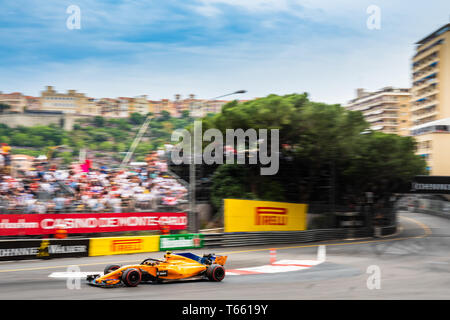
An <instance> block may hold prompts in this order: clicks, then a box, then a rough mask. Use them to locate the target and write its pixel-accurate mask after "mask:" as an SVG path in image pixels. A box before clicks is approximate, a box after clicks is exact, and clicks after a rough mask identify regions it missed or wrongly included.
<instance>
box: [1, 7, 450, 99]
mask: <svg viewBox="0 0 450 320" xmlns="http://www.w3.org/2000/svg"><path fill="white" fill-rule="evenodd" d="M71 6H76V8H79V13H80V14H79V22H80V24H79V27H80V28H69V27H68V22H69V26H73V25H74V22H76V20H73V19H72V18H73V14H74V12H73V11H68V8H70V7H71ZM374 6H375V8H377V10H378V11H377V12H378V13H379V14H378V15H377V16H376V17H375V16H374V11H372V10H371V9H370V8H373V7H374ZM374 17H375V18H379V19H378V20H373V19H374ZM373 21H376V22H377V23H378V26H379V28H369V27H368V22H369V25H370V23H371V22H373ZM448 22H450V1H448V0H439V1H438V0H428V1H423V0H410V1H399V0H379V1H375V0H368V1H366V0H353V1H350V0H340V1H339V0H147V1H144V0H122V1H119V0H109V1H106V0H105V1H97V0H70V1H65V0H47V1H42V0H41V1H37V0H36V1H32V0H30V1H21V0H15V1H5V0H1V1H0V91H3V92H15V91H19V92H23V93H24V94H26V95H33V96H39V95H40V92H41V91H42V90H44V89H45V86H47V85H52V86H54V87H55V89H56V90H57V91H61V92H65V91H67V90H69V89H75V90H77V91H79V92H83V93H85V94H86V95H88V96H89V97H94V98H102V97H111V98H113V97H119V96H126V97H134V96H138V95H143V94H145V95H147V96H148V98H149V99H154V100H158V99H173V97H174V95H175V94H181V95H182V97H187V96H188V95H189V94H191V93H192V94H195V95H196V96H197V97H199V98H202V99H210V98H213V97H216V96H220V95H223V94H227V93H230V92H234V91H236V90H247V93H246V94H244V95H239V96H235V98H239V99H253V98H256V97H264V96H267V95H269V94H280V95H283V94H290V93H303V92H307V93H308V94H309V95H310V98H311V99H312V100H314V101H321V102H326V103H340V104H345V103H347V102H348V101H349V100H350V99H353V98H354V97H355V91H356V88H366V89H367V90H369V91H374V90H378V89H380V88H382V87H386V86H394V87H410V86H411V59H412V56H413V54H414V48H415V42H417V41H418V40H420V39H422V38H424V37H425V36H427V35H428V34H430V33H432V32H433V31H435V30H436V29H438V28H439V27H441V26H443V25H445V24H447V23H448Z"/></svg>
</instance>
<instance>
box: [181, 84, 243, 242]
mask: <svg viewBox="0 0 450 320" xmlns="http://www.w3.org/2000/svg"><path fill="white" fill-rule="evenodd" d="M246 92H247V91H246V90H238V91H235V92H232V93H227V94H224V95H221V96H218V97H214V98H211V99H208V100H206V101H211V100H216V99H218V98H223V97H227V96H231V95H235V94H243V93H246ZM191 115H192V118H194V131H195V120H196V119H199V118H201V116H199V115H198V114H196V112H192V113H191ZM194 137H195V135H194ZM193 140H194V141H193ZM197 151H198V150H196V149H195V139H191V156H190V164H189V195H190V197H189V198H190V199H189V214H190V219H189V221H190V222H189V229H190V230H189V231H190V232H193V233H197V232H198V230H199V229H200V228H199V225H198V217H197V211H196V208H195V207H196V201H195V192H196V172H195V169H196V167H195V156H196V152H197Z"/></svg>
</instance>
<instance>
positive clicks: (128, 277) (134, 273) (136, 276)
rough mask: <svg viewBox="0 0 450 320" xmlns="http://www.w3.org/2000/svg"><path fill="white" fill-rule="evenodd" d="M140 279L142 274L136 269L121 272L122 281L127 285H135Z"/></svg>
mask: <svg viewBox="0 0 450 320" xmlns="http://www.w3.org/2000/svg"><path fill="white" fill-rule="evenodd" d="M141 280H142V274H141V271H140V270H138V269H127V270H125V271H124V272H123V273H122V282H123V283H124V284H125V285H126V286H127V287H136V286H137V285H138V284H139V283H140V282H141Z"/></svg>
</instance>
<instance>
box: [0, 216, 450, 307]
mask: <svg viewBox="0 0 450 320" xmlns="http://www.w3.org/2000/svg"><path fill="white" fill-rule="evenodd" d="M399 222H400V228H399V231H398V232H397V234H395V235H393V236H389V237H385V238H376V239H373V238H368V239H353V240H345V241H326V242H315V243H306V244H291V245H278V246H275V248H276V249H277V251H276V252H277V260H281V259H291V260H311V259H316V257H317V249H318V246H319V245H326V261H325V262H324V263H322V264H320V265H317V266H315V267H312V268H309V269H306V270H301V271H292V272H284V273H273V274H256V275H255V274H252V275H239V276H227V277H225V279H224V280H223V281H222V282H219V283H215V282H209V281H192V280H191V281H183V282H175V283H165V284H141V285H139V286H138V287H134V288H128V287H120V288H107V289H104V288H98V287H91V286H89V285H87V284H86V283H85V282H84V281H82V282H81V286H80V287H79V288H78V289H77V288H73V289H70V288H69V287H70V286H69V287H68V285H67V280H66V279H61V278H59V279H55V278H49V275H50V274H51V273H53V272H65V271H67V268H68V267H69V266H74V265H76V266H78V267H79V268H80V270H81V271H82V272H91V271H92V272H101V271H102V270H103V268H104V266H105V265H107V264H109V263H119V264H129V263H135V262H140V261H141V260H143V259H144V258H146V257H153V258H162V255H163V253H162V252H155V253H149V254H133V255H116V256H102V257H88V258H66V259H54V260H28V261H14V262H13V261H11V262H0V299H1V300H9V299H20V300H38V299H39V300H42V299H43V300H53V299H55V300H60V299H64V300H72V299H73V300H109V299H121V300H123V299H133V300H140V299H151V300H210V299H215V300H228V299H231V300H260V299H270V300H278V299H280V300H294V299H295V300H304V299H306V300H309V299H314V300H316V299H327V300H329V299H333V300H339V299H346V300H347V299H370V300H372V299H373V300H378V299H383V300H386V299H389V300H391V299H392V300H397V299H438V300H440V299H446V300H447V299H449V298H450V272H449V271H450V219H444V218H441V217H436V216H430V215H425V214H419V213H410V212H401V213H400V214H399ZM273 247H274V246H252V247H239V248H229V249H228V248H215V249H209V248H208V249H202V250H193V252H197V253H199V254H203V253H209V252H214V253H216V254H224V255H228V261H227V264H226V267H227V268H228V269H237V268H246V267H255V266H261V265H265V264H268V263H269V259H270V256H269V251H270V248H273ZM175 253H176V252H175ZM369 266H377V267H378V268H379V271H380V282H379V283H380V287H379V289H377V288H373V289H369V287H368V282H369V283H373V282H372V281H371V280H370V279H371V278H370V277H371V276H373V274H372V273H368V268H369ZM372 268H373V267H372ZM369 270H370V269H369Z"/></svg>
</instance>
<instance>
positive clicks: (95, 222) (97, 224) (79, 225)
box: [0, 212, 187, 236]
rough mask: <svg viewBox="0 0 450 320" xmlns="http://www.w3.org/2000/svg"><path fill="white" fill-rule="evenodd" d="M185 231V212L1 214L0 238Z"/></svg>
mask: <svg viewBox="0 0 450 320" xmlns="http://www.w3.org/2000/svg"><path fill="white" fill-rule="evenodd" d="M163 224H167V225H168V226H169V228H170V229H171V230H185V229H186V228H187V215H186V213H184V212H127V213H125V212H124V213H69V214H1V215H0V236H15V235H40V234H54V233H55V229H57V228H61V227H63V228H65V229H66V230H67V232H68V233H69V234H70V233H72V234H73V233H96V232H121V231H144V230H150V231H151V230H160V229H161V226H162V225H163Z"/></svg>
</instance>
